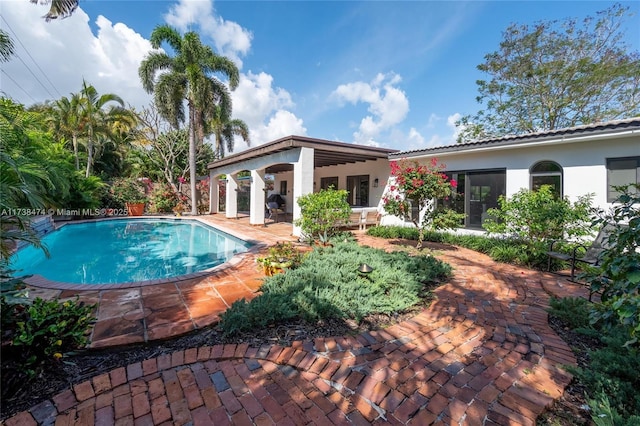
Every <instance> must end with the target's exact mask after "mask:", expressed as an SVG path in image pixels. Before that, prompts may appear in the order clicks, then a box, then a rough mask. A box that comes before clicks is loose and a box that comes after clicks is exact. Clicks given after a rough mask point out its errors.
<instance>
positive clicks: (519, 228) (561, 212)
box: [482, 185, 593, 242]
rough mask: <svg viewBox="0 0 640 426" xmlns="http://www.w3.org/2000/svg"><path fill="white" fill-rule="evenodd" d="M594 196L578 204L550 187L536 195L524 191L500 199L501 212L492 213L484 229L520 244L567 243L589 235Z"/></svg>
mask: <svg viewBox="0 0 640 426" xmlns="http://www.w3.org/2000/svg"><path fill="white" fill-rule="evenodd" d="M592 197H593V196H592V195H590V194H589V195H585V196H582V197H580V198H579V200H578V201H576V202H575V203H571V202H570V201H569V199H568V198H560V197H558V196H557V195H556V194H555V193H554V191H553V188H552V187H551V186H550V185H542V186H541V187H540V188H539V189H538V190H537V191H529V190H527V189H522V190H520V191H518V192H517V193H515V194H514V195H513V196H512V197H511V198H510V199H507V198H505V197H504V196H501V197H500V198H499V199H498V203H499V204H500V208H499V209H489V210H488V211H487V213H488V214H489V218H488V219H487V220H486V221H485V222H484V223H483V225H482V226H483V227H484V228H485V229H486V230H487V231H489V232H490V233H500V234H506V235H508V236H511V237H515V238H516V239H518V240H521V241H532V242H533V241H537V242H541V241H551V240H565V239H572V238H575V237H582V236H585V235H589V234H590V232H591V229H590V225H589V222H590V220H589V215H590V213H591V210H592V208H591V199H592Z"/></svg>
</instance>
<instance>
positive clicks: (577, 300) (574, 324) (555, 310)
mask: <svg viewBox="0 0 640 426" xmlns="http://www.w3.org/2000/svg"><path fill="white" fill-rule="evenodd" d="M589 309H590V307H589V302H588V301H587V300H586V299H583V298H582V297H563V298H560V299H559V298H556V297H552V298H551V299H550V300H549V309H548V311H549V313H550V314H551V315H553V316H556V317H558V318H560V319H561V320H562V321H564V322H566V323H567V324H569V327H571V328H572V329H577V328H586V327H589Z"/></svg>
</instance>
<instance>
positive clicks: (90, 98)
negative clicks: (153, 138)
mask: <svg viewBox="0 0 640 426" xmlns="http://www.w3.org/2000/svg"><path fill="white" fill-rule="evenodd" d="M109 102H116V103H118V104H119V106H111V107H110V108H109V109H108V110H106V111H105V110H104V109H103V107H104V106H105V105H106V104H107V103H109ZM79 109H80V114H81V122H80V128H81V129H82V130H84V132H85V133H84V134H85V135H86V137H87V141H86V142H87V168H86V171H85V177H89V176H90V175H91V169H92V167H93V162H94V161H95V157H94V150H95V144H96V143H97V140H98V139H99V138H100V136H103V135H107V136H108V135H109V132H111V131H112V130H113V126H114V124H115V123H121V124H122V123H126V122H131V124H133V123H134V121H133V120H134V119H133V118H132V113H131V112H130V111H128V110H127V109H125V108H124V101H123V100H122V98H120V96H118V95H114V94H113V93H106V94H104V95H101V96H99V95H98V91H97V90H96V88H95V87H93V86H92V85H87V82H86V81H84V80H83V81H82V90H81V91H80V102H79ZM129 116H131V118H129Z"/></svg>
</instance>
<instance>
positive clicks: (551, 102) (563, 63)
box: [457, 4, 640, 142]
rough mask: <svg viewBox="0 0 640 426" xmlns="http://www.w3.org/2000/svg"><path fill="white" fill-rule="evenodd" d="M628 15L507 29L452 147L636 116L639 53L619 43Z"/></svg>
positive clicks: (620, 10)
mask: <svg viewBox="0 0 640 426" xmlns="http://www.w3.org/2000/svg"><path fill="white" fill-rule="evenodd" d="M629 15H630V13H629V8H628V7H623V6H621V5H620V4H615V5H613V6H611V7H610V8H608V9H606V10H604V11H602V12H599V13H598V16H597V17H586V18H585V19H584V20H582V22H579V21H577V20H576V19H565V20H563V21H542V22H538V23H536V24H534V25H532V26H529V25H516V24H513V25H511V26H509V27H508V28H507V29H506V30H505V31H504V33H503V39H502V41H501V42H500V47H499V49H498V50H497V51H495V52H492V53H489V54H487V55H486V56H485V62H484V63H482V64H480V65H478V69H479V70H480V71H482V72H484V73H485V74H487V75H488V77H489V79H486V80H485V79H482V80H478V81H477V85H478V91H479V95H478V97H477V100H478V102H480V103H484V104H485V107H486V109H484V110H481V111H479V112H478V113H477V114H475V115H473V116H470V115H468V116H465V117H463V118H462V119H461V120H460V121H459V122H458V123H457V124H458V126H459V127H461V132H460V134H459V136H458V142H468V141H470V140H477V139H484V138H489V137H499V136H504V135H511V134H523V133H532V132H538V131H545V130H555V129H561V128H565V127H572V126H577V125H583V124H590V123H595V122H602V121H608V120H614V119H620V118H625V117H633V116H636V115H638V114H640V79H638V75H640V53H639V52H638V51H634V50H631V49H630V47H629V46H628V45H627V44H626V43H625V42H624V41H623V37H624V33H623V31H622V30H621V25H622V23H623V22H624V18H625V17H627V16H629Z"/></svg>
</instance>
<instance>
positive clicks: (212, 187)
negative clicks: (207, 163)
mask: <svg viewBox="0 0 640 426" xmlns="http://www.w3.org/2000/svg"><path fill="white" fill-rule="evenodd" d="M219 211H220V179H218V176H215V177H214V176H213V172H211V173H209V214H211V213H219Z"/></svg>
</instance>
